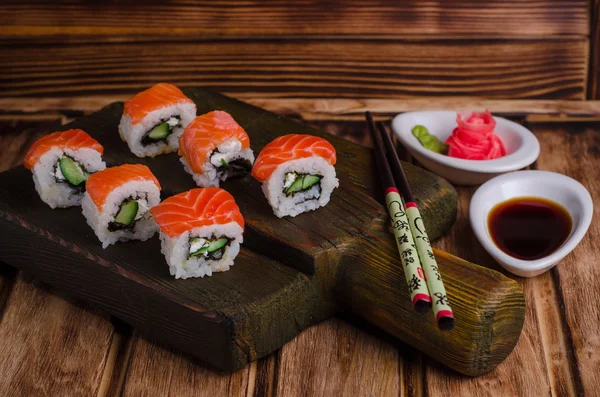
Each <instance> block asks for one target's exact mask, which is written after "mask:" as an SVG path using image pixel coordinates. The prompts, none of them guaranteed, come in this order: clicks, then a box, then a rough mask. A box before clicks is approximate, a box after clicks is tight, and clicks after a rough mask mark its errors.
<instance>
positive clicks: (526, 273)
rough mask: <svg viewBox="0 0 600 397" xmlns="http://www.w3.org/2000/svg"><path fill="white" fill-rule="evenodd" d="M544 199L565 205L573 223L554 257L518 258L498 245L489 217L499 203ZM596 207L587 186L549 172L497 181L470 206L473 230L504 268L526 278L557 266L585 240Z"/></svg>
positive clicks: (518, 174)
mask: <svg viewBox="0 0 600 397" xmlns="http://www.w3.org/2000/svg"><path fill="white" fill-rule="evenodd" d="M524 196H529V197H542V198H545V199H549V200H552V201H554V202H557V203H559V204H561V205H562V206H563V207H565V208H566V209H567V211H569V214H570V215H571V218H572V220H573V227H572V229H571V234H570V235H569V236H568V237H567V239H566V241H565V242H564V243H563V245H562V246H561V247H560V248H559V249H558V250H556V251H554V252H553V253H552V254H550V255H548V256H546V257H544V258H541V259H537V260H531V261H527V260H522V259H517V258H514V257H512V256H510V255H508V254H505V253H504V252H503V251H501V250H500V249H499V248H498V247H497V246H496V244H494V242H493V240H492V237H491V235H490V231H489V229H488V215H489V213H490V210H491V209H492V207H494V206H495V205H496V204H498V203H500V202H503V201H506V200H509V199H511V198H515V197H524ZM593 212H594V204H593V203H592V197H591V196H590V193H589V192H588V191H587V190H586V188H585V187H583V185H582V184H581V183H579V182H577V181H576V180H575V179H572V178H569V177H568V176H565V175H561V174H557V173H554V172H547V171H517V172H511V173H508V174H505V175H501V176H499V177H497V178H494V179H492V180H490V181H488V182H486V183H484V184H483V185H481V187H480V188H479V189H477V191H476V192H475V195H473V198H472V199H471V204H470V207H469V218H470V221H471V228H472V229H473V232H474V233H475V236H476V237H477V240H479V242H480V243H481V245H483V247H484V248H485V250H486V251H487V252H488V253H489V254H490V255H491V256H492V257H494V259H495V260H496V261H498V263H500V265H502V267H504V268H505V269H506V270H508V271H509V272H511V273H514V274H516V275H518V276H522V277H533V276H537V275H538V274H541V273H543V272H545V271H546V270H549V269H551V268H552V267H554V266H555V265H556V264H557V263H558V262H559V261H560V260H561V259H563V258H564V257H565V256H566V255H567V254H568V253H569V252H571V251H572V250H573V249H574V248H575V247H576V246H577V244H579V242H580V241H581V239H582V238H583V236H584V235H585V233H586V232H587V230H588V227H589V226H590V222H591V221H592V214H593Z"/></svg>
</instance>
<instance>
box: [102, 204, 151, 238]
mask: <svg viewBox="0 0 600 397" xmlns="http://www.w3.org/2000/svg"><path fill="white" fill-rule="evenodd" d="M149 209H150V208H149V206H148V201H147V200H146V199H143V198H139V199H133V198H129V199H126V200H123V202H122V203H121V205H120V206H119V210H118V211H117V214H116V215H115V219H114V221H112V222H110V223H109V224H108V230H109V231H111V232H114V231H117V230H123V229H133V227H134V226H135V223H136V221H138V220H140V219H142V218H143V217H144V215H146V213H147V212H148V210H149Z"/></svg>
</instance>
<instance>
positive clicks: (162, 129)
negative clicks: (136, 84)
mask: <svg viewBox="0 0 600 397" xmlns="http://www.w3.org/2000/svg"><path fill="white" fill-rule="evenodd" d="M194 117H196V105H195V104H194V102H193V101H192V100H191V99H190V98H188V97H187V96H185V95H184V94H183V92H181V90H180V89H179V88H177V87H175V86H174V85H172V84H167V83H159V84H156V85H155V86H153V87H152V88H149V89H147V90H146V91H142V92H140V93H139V94H137V95H136V96H134V97H133V98H131V99H129V100H128V101H127V102H125V107H124V110H123V116H122V117H121V123H120V124H119V134H120V135H121V138H122V139H123V140H124V141H125V142H127V145H128V146H129V150H131V152H132V153H133V154H135V155H136V156H138V157H155V156H158V155H159V154H163V153H171V152H175V151H177V149H178V147H179V137H180V136H181V134H182V133H183V131H184V129H185V127H186V126H187V125H188V124H189V123H190V122H191V121H192V120H193V119H194Z"/></svg>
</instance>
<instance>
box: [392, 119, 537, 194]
mask: <svg viewBox="0 0 600 397" xmlns="http://www.w3.org/2000/svg"><path fill="white" fill-rule="evenodd" d="M494 119H495V120H496V128H495V131H496V134H498V136H499V137H500V139H502V142H503V143H504V146H505V147H506V152H507V155H506V156H504V157H501V158H498V159H494V160H463V159H457V158H453V157H448V156H446V155H443V154H439V153H435V152H432V151H431V150H428V149H425V148H424V147H423V146H422V145H421V143H420V142H419V141H418V140H417V138H415V137H414V135H413V134H412V129H413V127H414V126H415V125H424V126H425V127H427V129H428V130H429V133H430V134H433V135H436V136H437V137H438V138H439V139H440V140H442V141H443V142H445V141H446V139H448V137H449V136H450V134H451V133H452V130H453V129H454V128H456V112H454V111H449V110H427V111H421V112H408V113H402V114H399V115H397V116H396V117H394V120H393V121H392V128H393V130H394V133H395V134H396V136H397V137H398V139H399V140H400V142H402V144H403V145H404V146H405V147H406V148H407V149H408V151H409V152H410V153H411V154H412V155H413V156H414V157H415V159H417V160H418V161H419V162H420V163H421V164H423V166H425V167H426V168H427V169H429V170H431V171H433V172H435V173H436V174H438V175H440V176H442V177H443V178H446V179H447V180H448V181H450V182H452V183H454V184H458V185H478V184H481V183H483V182H485V181H487V180H489V179H491V178H493V177H496V176H498V175H500V174H503V173H505V172H510V171H516V170H520V169H521V168H524V167H527V166H528V165H530V164H532V163H533V162H534V161H535V160H536V159H537V158H538V156H539V155H540V144H539V142H538V140H537V138H536V137H535V135H533V133H532V132H531V131H529V130H528V129H527V128H525V127H523V126H522V125H520V124H517V123H515V122H512V121H510V120H507V119H504V118H502V117H494Z"/></svg>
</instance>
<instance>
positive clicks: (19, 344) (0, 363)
mask: <svg viewBox="0 0 600 397" xmlns="http://www.w3.org/2000/svg"><path fill="white" fill-rule="evenodd" d="M112 331H113V329H112V327H111V325H110V323H109V322H108V321H107V320H106V319H105V318H104V317H102V316H99V315H98V314H96V313H93V312H89V311H87V310H86V309H84V308H81V307H77V306H74V305H73V304H71V303H69V302H67V301H65V300H63V299H62V298H60V297H58V296H55V295H53V294H51V293H49V292H48V291H47V290H46V289H44V288H40V286H39V285H37V286H36V285H34V284H33V283H32V282H31V281H26V280H25V279H23V278H22V277H19V278H18V279H17V281H16V282H15V285H14V286H13V289H12V292H11V294H10V296H9V298H8V301H7V304H6V308H5V311H4V313H3V318H2V322H1V323H0V373H2V376H1V377H0V394H2V395H3V396H7V397H8V396H23V397H26V396H48V397H51V396H56V395H61V396H82V397H84V396H91V395H95V393H96V391H97V390H98V387H99V384H100V379H101V377H102V373H103V369H104V366H105V363H106V352H107V351H108V346H109V345H110V341H111V337H112Z"/></svg>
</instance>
